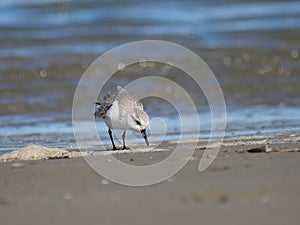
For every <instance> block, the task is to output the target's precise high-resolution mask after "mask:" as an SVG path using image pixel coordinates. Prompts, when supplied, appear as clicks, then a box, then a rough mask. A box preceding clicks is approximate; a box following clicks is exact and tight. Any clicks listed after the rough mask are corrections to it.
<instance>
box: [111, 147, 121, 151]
mask: <svg viewBox="0 0 300 225" xmlns="http://www.w3.org/2000/svg"><path fill="white" fill-rule="evenodd" d="M112 150H113V151H115V150H120V149H119V148H117V147H116V146H113V148H112Z"/></svg>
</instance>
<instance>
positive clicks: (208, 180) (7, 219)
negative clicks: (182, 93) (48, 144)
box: [0, 135, 300, 225]
mask: <svg viewBox="0 0 300 225" xmlns="http://www.w3.org/2000/svg"><path fill="white" fill-rule="evenodd" d="M299 140H300V138H299V137H298V136H296V135H293V136H284V135H279V136H275V137H260V136H257V137H239V138H234V139H227V140H226V141H225V142H224V144H223V146H222V148H221V151H220V152H219V154H218V156H217V158H216V159H215V161H214V162H213V163H212V165H211V166H210V167H209V168H208V169H207V170H206V171H204V172H201V173H200V172H198V170H197V168H198V164H199V158H200V157H201V154H202V153H203V150H202V148H201V147H202V146H203V143H200V145H199V148H197V149H196V151H195V153H194V156H193V158H192V160H191V161H190V162H189V163H188V164H187V165H186V166H185V167H184V168H183V169H182V170H181V171H180V172H179V173H178V174H176V175H175V176H174V177H173V178H171V179H169V180H167V181H165V182H162V183H160V184H156V185H152V186H147V187H128V186H122V185H118V184H115V183H112V182H110V181H108V180H106V179H104V178H103V177H101V176H100V175H98V174H97V173H95V172H94V171H93V170H92V169H91V168H90V167H89V166H88V164H87V163H86V162H85V160H84V159H83V158H81V157H74V158H68V159H57V160H31V161H12V162H2V163H0V219H1V223H0V224H1V225H2V224H3V225H10V224H11V225H19V224H25V225H27V224H28V225H29V224H30V225H32V224H52V225H54V224H64V225H67V224H122V225H127V224H128V225H134V224H138V225H141V224H143V225H144V224H145V225H147V224H151V225H152V224H164V225H165V224H172V225H176V224H178V225H183V224H185V225H186V224H230V225H232V224H249V225H250V224H251V225H252V224H272V225H276V224H278V225H282V224H299V220H300V210H299V205H300V194H299V191H300V175H299V174H300V173H299V171H300V152H298V151H299V149H300V141H299ZM189 142H190V141H187V142H186V145H188V144H189ZM267 143H270V144H269V145H266V144H267ZM172 146H173V144H172V143H166V144H164V145H162V146H161V149H162V150H161V151H157V152H151V151H150V152H141V153H136V152H132V153H130V152H126V153H127V154H122V152H119V153H115V156H116V157H117V158H118V159H120V160H122V161H124V162H129V163H130V162H131V163H133V162H134V163H135V164H139V165H143V164H149V163H153V162H157V161H159V160H160V159H162V158H164V157H165V156H167V155H168V154H169V153H170V150H167V149H168V148H169V149H172ZM263 146H264V147H263ZM261 147H263V148H261ZM163 149H165V150H163ZM250 149H251V151H253V152H258V153H249V152H248V150H250ZM266 149H267V150H268V151H271V152H269V153H266V152H265V151H266ZM260 151H261V152H260ZM102 153H103V152H102ZM76 156H78V155H76ZM97 157H107V156H105V155H102V156H97ZM54 158H55V157H54Z"/></svg>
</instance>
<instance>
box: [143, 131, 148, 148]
mask: <svg viewBox="0 0 300 225" xmlns="http://www.w3.org/2000/svg"><path fill="white" fill-rule="evenodd" d="M141 133H142V135H143V137H144V139H145V142H146V145H147V146H149V142H148V138H147V135H146V129H144V130H141Z"/></svg>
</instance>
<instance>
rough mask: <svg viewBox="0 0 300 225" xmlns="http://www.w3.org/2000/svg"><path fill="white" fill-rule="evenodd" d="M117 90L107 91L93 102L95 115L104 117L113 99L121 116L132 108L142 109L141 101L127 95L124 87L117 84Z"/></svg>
mask: <svg viewBox="0 0 300 225" xmlns="http://www.w3.org/2000/svg"><path fill="white" fill-rule="evenodd" d="M117 90H118V93H109V94H108V95H106V96H104V97H101V98H100V99H99V102H95V104H96V109H95V113H94V116H95V117H100V118H103V119H104V118H105V115H106V112H107V111H108V110H109V109H110V107H111V106H112V105H113V103H114V101H118V104H119V109H120V117H121V118H124V117H125V116H126V115H127V114H128V112H129V110H130V109H132V108H136V109H140V110H143V105H142V103H140V102H138V101H137V100H136V99H135V98H134V97H132V96H130V95H128V93H127V91H126V90H125V89H124V88H122V87H121V86H118V87H117Z"/></svg>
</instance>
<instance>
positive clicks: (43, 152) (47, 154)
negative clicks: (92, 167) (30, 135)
mask: <svg viewBox="0 0 300 225" xmlns="http://www.w3.org/2000/svg"><path fill="white" fill-rule="evenodd" d="M69 154H70V153H69V151H67V150H63V149H59V148H47V147H45V146H40V145H31V146H28V147H25V148H20V149H17V150H15V151H12V152H9V153H6V154H3V155H1V156H0V161H2V162H11V161H16V160H39V159H61V158H69Z"/></svg>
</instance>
